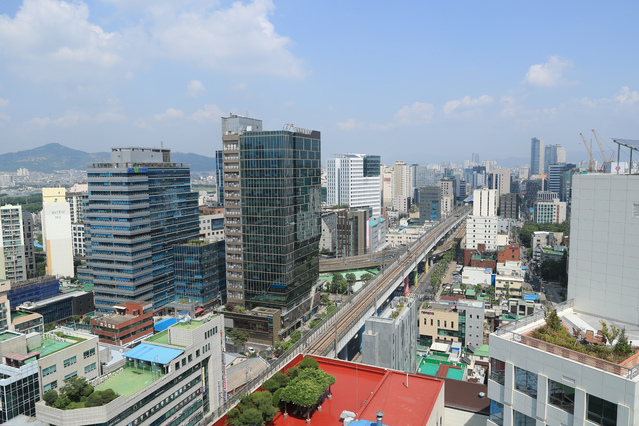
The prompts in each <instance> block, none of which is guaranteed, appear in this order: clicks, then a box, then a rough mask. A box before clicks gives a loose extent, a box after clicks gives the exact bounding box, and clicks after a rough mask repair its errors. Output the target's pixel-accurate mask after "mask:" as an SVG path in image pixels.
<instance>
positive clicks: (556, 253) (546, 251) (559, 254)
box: [542, 249, 564, 256]
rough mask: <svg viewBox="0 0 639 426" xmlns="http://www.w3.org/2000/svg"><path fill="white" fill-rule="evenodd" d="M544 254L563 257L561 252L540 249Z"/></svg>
mask: <svg viewBox="0 0 639 426" xmlns="http://www.w3.org/2000/svg"><path fill="white" fill-rule="evenodd" d="M542 250H543V252H544V253H546V254H554V255H557V256H563V254H564V252H563V251H558V250H553V249H542Z"/></svg>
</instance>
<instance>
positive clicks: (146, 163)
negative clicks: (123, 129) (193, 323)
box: [85, 147, 199, 311]
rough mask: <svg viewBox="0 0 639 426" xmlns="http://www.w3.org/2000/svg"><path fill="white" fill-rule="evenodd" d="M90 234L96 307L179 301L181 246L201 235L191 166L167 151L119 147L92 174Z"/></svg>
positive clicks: (89, 258)
mask: <svg viewBox="0 0 639 426" xmlns="http://www.w3.org/2000/svg"><path fill="white" fill-rule="evenodd" d="M87 175H88V188H89V198H88V205H87V208H86V212H85V225H86V227H85V232H86V233H87V234H89V236H88V240H89V241H90V243H89V244H88V245H87V249H86V250H87V268H88V270H89V271H90V272H91V273H92V274H93V282H94V284H95V287H94V293H95V306H96V309H97V310H98V311H112V310H113V306H114V305H117V304H118V303H121V302H125V301H131V300H139V301H153V308H154V309H157V308H161V307H162V306H164V305H166V304H167V303H169V302H172V301H173V300H174V297H175V292H174V283H173V249H172V246H173V245H174V244H180V243H185V242H187V241H189V240H191V239H194V238H197V236H198V234H199V223H198V210H197V203H198V201H197V193H195V192H191V185H190V170H189V167H188V165H186V164H183V163H174V162H172V161H171V151H170V150H168V149H163V148H160V149H158V148H132V147H126V148H112V149H111V161H110V162H108V163H94V164H92V165H91V166H89V168H88V170H87Z"/></svg>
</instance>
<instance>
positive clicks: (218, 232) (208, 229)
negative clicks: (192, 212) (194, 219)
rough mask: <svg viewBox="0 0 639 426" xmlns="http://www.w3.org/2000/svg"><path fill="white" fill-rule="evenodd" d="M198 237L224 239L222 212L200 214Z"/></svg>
mask: <svg viewBox="0 0 639 426" xmlns="http://www.w3.org/2000/svg"><path fill="white" fill-rule="evenodd" d="M200 237H202V238H209V239H216V240H218V239H220V240H223V239H224V214H223V213H217V214H200Z"/></svg>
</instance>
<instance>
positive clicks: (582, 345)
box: [528, 309, 637, 364]
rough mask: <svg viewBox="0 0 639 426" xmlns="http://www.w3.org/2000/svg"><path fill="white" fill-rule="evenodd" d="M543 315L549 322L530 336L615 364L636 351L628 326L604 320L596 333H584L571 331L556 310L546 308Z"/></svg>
mask: <svg viewBox="0 0 639 426" xmlns="http://www.w3.org/2000/svg"><path fill="white" fill-rule="evenodd" d="M544 317H545V321H546V324H545V325H543V326H542V327H539V328H537V329H536V330H534V331H532V332H531V333H529V334H528V336H530V337H533V338H535V339H538V340H542V341H544V342H546V343H550V344H553V345H557V346H561V347H563V348H567V349H570V350H573V351H575V352H579V353H582V354H586V355H589V356H593V357H596V358H599V359H603V360H605V361H608V362H612V363H615V364H619V363H621V362H623V361H625V360H626V359H628V358H630V357H631V356H632V355H634V354H635V353H637V348H634V347H632V346H631V345H630V342H629V341H628V337H627V336H626V329H625V328H621V329H620V328H617V327H616V326H615V325H614V324H610V325H608V324H606V322H605V321H603V320H602V321H601V330H599V332H598V333H597V335H595V334H594V333H592V334H588V333H586V334H581V332H579V331H575V332H574V333H573V334H571V333H570V332H569V331H568V330H567V329H566V327H565V326H564V324H563V323H562V321H561V318H559V315H557V311H556V310H554V309H547V310H546V312H545V313H544Z"/></svg>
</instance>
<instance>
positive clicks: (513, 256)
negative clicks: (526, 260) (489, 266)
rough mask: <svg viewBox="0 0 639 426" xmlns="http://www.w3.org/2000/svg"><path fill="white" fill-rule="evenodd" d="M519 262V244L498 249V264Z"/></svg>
mask: <svg viewBox="0 0 639 426" xmlns="http://www.w3.org/2000/svg"><path fill="white" fill-rule="evenodd" d="M518 260H519V244H508V245H505V246H499V247H497V263H506V261H518Z"/></svg>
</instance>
